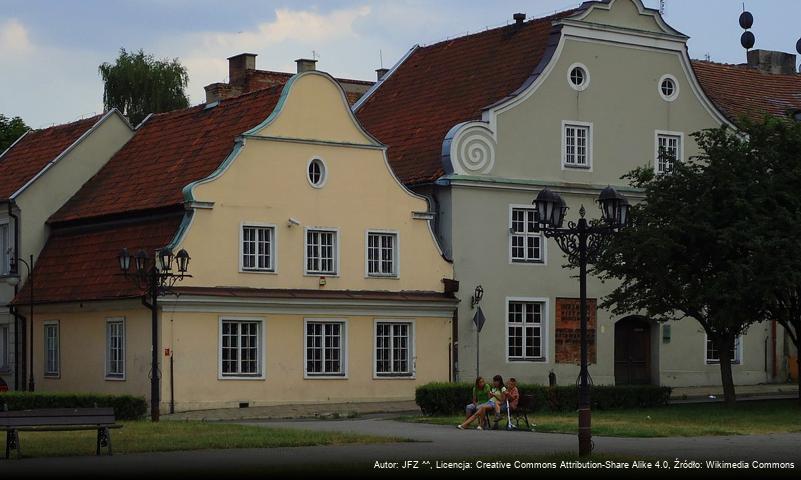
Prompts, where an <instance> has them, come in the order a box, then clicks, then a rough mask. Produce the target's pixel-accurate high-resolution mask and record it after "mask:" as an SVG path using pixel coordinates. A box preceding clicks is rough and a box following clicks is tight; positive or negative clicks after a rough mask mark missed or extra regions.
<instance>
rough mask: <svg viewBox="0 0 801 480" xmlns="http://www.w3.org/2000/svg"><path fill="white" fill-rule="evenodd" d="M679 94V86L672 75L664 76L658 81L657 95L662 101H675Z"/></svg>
mask: <svg viewBox="0 0 801 480" xmlns="http://www.w3.org/2000/svg"><path fill="white" fill-rule="evenodd" d="M678 94H679V86H678V84H677V83H676V79H675V78H673V76H672V75H665V76H663V77H662V78H661V79H660V81H659V95H661V96H662V98H663V99H665V100H668V101H671V100H675V99H676V97H677V96H678Z"/></svg>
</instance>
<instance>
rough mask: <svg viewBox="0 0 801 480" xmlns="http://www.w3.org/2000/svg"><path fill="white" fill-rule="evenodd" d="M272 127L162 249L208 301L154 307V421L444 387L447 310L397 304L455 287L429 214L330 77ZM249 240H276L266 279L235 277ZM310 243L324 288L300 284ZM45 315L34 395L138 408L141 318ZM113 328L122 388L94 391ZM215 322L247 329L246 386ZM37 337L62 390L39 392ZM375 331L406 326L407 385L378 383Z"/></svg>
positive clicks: (313, 279)
mask: <svg viewBox="0 0 801 480" xmlns="http://www.w3.org/2000/svg"><path fill="white" fill-rule="evenodd" d="M268 115H270V112H265V119H266V120H265V122H264V123H262V124H261V125H260V126H258V127H256V128H254V129H253V130H251V131H250V132H243V138H242V140H241V142H240V144H239V145H238V146H236V147H234V148H233V150H232V153H231V155H230V156H229V158H228V159H227V160H226V161H225V162H224V163H223V164H222V165H221V167H220V168H219V169H218V171H217V172H215V173H214V174H212V175H211V176H210V177H208V178H206V179H203V180H201V181H199V182H196V183H195V184H193V185H191V186H188V187H187V188H186V189H185V190H184V193H185V197H186V199H187V205H188V206H189V207H190V208H189V210H188V213H187V217H186V221H185V224H184V227H183V228H182V229H181V232H180V234H179V235H177V237H176V240H175V242H174V245H172V247H173V248H174V251H178V249H181V248H183V249H186V250H187V251H188V252H189V253H190V255H191V257H192V260H191V262H190V265H189V270H190V273H191V274H192V277H191V278H187V279H185V280H183V281H182V282H181V283H179V284H178V286H180V287H203V288H205V289H206V290H204V293H202V294H201V293H185V294H182V295H181V296H179V297H174V296H173V297H171V296H167V297H163V298H161V299H160V304H161V315H160V352H159V357H160V358H161V367H160V368H161V374H162V382H161V405H162V411H166V410H167V408H168V406H169V403H170V399H171V397H174V400H175V409H176V411H183V410H191V409H205V408H220V407H237V406H239V405H240V404H241V403H247V404H248V405H250V406H256V405H280V404H292V403H325V402H350V401H382V400H411V399H413V398H414V390H415V387H416V386H417V385H420V384H423V383H427V382H430V381H447V380H448V378H449V371H450V351H451V348H452V345H451V340H452V339H451V331H452V330H451V329H452V317H453V311H454V310H455V304H456V301H455V300H448V299H445V298H444V297H440V298H438V299H430V298H427V297H425V296H418V297H415V298H416V299H413V300H410V301H408V302H406V301H405V300H404V299H403V298H401V297H400V296H399V294H400V292H409V291H415V292H418V291H425V292H443V288H444V287H443V282H442V280H443V279H451V278H453V269H452V266H451V264H450V263H449V262H447V261H446V260H445V259H444V258H443V257H442V254H441V252H440V250H439V247H438V245H437V243H436V240H435V238H434V236H433V233H432V230H431V226H430V225H429V220H427V219H426V215H425V213H426V212H427V211H428V204H427V201H426V200H425V199H424V198H422V197H419V196H416V195H414V194H412V193H411V192H410V191H408V190H407V189H406V188H405V187H403V186H402V185H401V184H400V183H399V182H398V181H397V179H396V178H395V177H394V175H393V173H392V171H391V170H390V168H389V165H388V163H387V160H386V154H385V147H384V146H383V145H381V144H379V143H378V142H377V141H376V140H375V139H373V138H372V137H371V136H369V135H368V134H367V133H365V132H364V131H363V130H362V129H361V127H360V126H359V125H358V123H357V122H356V121H355V119H354V117H353V116H352V113H351V111H350V109H349V107H348V104H347V102H346V100H345V97H344V95H343V93H342V91H341V88H340V87H339V85H338V84H337V83H336V82H335V81H334V80H333V79H332V78H331V77H330V76H328V75H327V74H324V73H320V72H306V73H304V74H299V75H297V76H295V77H294V78H293V79H292V80H291V81H290V82H289V83H288V84H287V87H286V88H285V91H284V96H283V97H282V100H281V101H280V102H279V104H278V106H277V107H276V109H275V112H273V115H271V116H270V117H269V118H267V117H268ZM313 159H319V160H320V161H321V162H322V164H323V167H324V172H323V178H324V180H323V181H322V182H321V185H317V186H314V185H312V183H311V182H310V181H309V178H308V165H309V162H310V161H311V160H313ZM245 225H249V226H269V227H272V228H273V230H272V231H273V237H272V240H273V242H274V243H273V245H274V247H273V251H272V258H273V262H274V263H273V267H274V268H273V269H272V270H273V271H271V272H252V271H246V269H244V268H243V259H242V248H243V247H242V235H243V233H242V229H243V226H245ZM318 227H324V228H327V229H332V230H333V231H335V232H336V235H337V239H336V250H337V255H336V265H337V267H336V270H337V271H336V273H334V274H330V275H325V278H324V280H322V279H321V275H320V274H313V273H308V272H306V269H305V266H306V262H305V253H306V251H307V250H306V246H305V240H306V230H307V229H313V228H318ZM368 231H381V232H390V233H393V234H394V235H396V237H395V238H396V239H397V243H396V245H395V247H396V257H395V259H396V262H397V263H396V265H397V268H396V273H397V274H396V275H395V276H392V277H380V278H375V277H374V276H371V275H368V271H367V235H368ZM214 287H221V288H225V289H231V288H236V289H248V291H258V290H257V289H262V291H264V289H269V291H271V292H276V291H278V292H280V291H287V290H292V291H297V290H301V291H303V292H305V296H304V298H303V300H297V299H294V300H293V299H292V298H287V297H286V296H282V295H280V294H278V295H277V297H280V298H276V296H275V295H273V296H271V297H269V298H266V297H258V296H255V297H248V298H242V297H241V296H240V297H237V298H233V299H232V298H229V297H226V296H225V295H217V294H216V293H214V292H215V291H214V290H209V289H210V288H214ZM250 289H252V290H250ZM317 291H320V292H321V293H320V295H319V297H318V296H317V294H316V292H317ZM332 291H334V292H332ZM353 291H357V292H372V297H370V295H368V296H367V297H369V298H366V297H365V296H364V295H362V296H357V297H358V298H357V297H349V296H348V295H349V293H347V292H353ZM337 292H340V293H341V295H340V294H338V293H337ZM393 292H394V293H395V294H396V295H394V296H393ZM332 293H333V296H332V295H331V294H332ZM346 297H347V298H346ZM379 297H380V298H379ZM122 304H125V305H126V307H125V308H124V309H123V308H122V307H120V306H119V305H122ZM45 310H46V314H44V313H43V314H42V315H40V316H39V318H38V319H37V321H36V325H35V330H34V331H35V335H36V337H37V340H36V341H35V345H36V351H35V356H36V359H35V360H36V361H35V362H34V364H35V365H36V364H37V363H38V364H39V365H38V367H37V368H35V371H36V376H37V383H38V385H41V388H40V390H48V391H97V392H107V393H123V392H125V393H133V394H137V395H145V396H146V397H148V398H149V396H150V395H149V383H148V372H149V369H150V360H149V358H150V352H151V350H150V317H149V311H148V310H147V309H145V308H144V307H142V306H141V305H137V304H130V301H122V300H120V301H118V302H116V304H115V302H111V303H104V304H97V305H92V304H90V303H86V304H83V305H62V306H56V305H54V306H48V307H45ZM110 317H124V318H125V331H126V333H125V348H126V350H125V362H126V367H125V369H126V375H125V379H124V380H120V379H116V380H108V379H106V378H105V364H106V350H107V348H106V347H107V341H108V340H107V338H106V322H107V319H108V318H110ZM225 320H244V321H250V322H255V323H256V324H258V335H257V337H258V344H259V347H258V352H259V353H258V356H259V358H258V372H257V373H256V374H255V375H253V374H252V375H250V376H247V377H246V376H243V375H239V376H236V375H233V376H232V375H230V373H229V374H225V373H224V372H223V367H222V362H223V353H222V345H223V340H222V337H223V335H222V330H223V327H222V322H223V321H225ZM322 320H329V321H334V322H340V323H341V325H343V326H344V330H343V332H342V335H341V341H342V362H343V364H344V366H343V372H342V374H341V375H338V376H328V377H324V378H321V377H313V376H312V375H310V374H309V372H307V371H306V363H305V359H306V355H307V351H306V349H305V342H306V341H307V340H308V337H307V336H306V330H305V328H306V322H309V321H311V322H314V321H322ZM46 321H58V322H59V323H60V325H61V328H60V351H61V356H60V357H61V359H60V370H61V371H60V376H59V377H58V378H45V377H44V375H43V370H42V364H43V363H44V362H43V361H39V360H38V359H44V358H45V351H44V340H43V332H44V328H45V325H44V323H43V322H46ZM376 322H396V323H397V322H401V323H404V324H405V325H408V326H409V328H410V333H409V336H408V338H409V345H408V347H409V351H410V353H409V357H408V358H409V362H410V365H411V367H410V372H409V374H408V375H405V376H396V377H379V376H377V375H376V371H375V368H376V359H375V356H376V342H377V340H376ZM38 339H42V341H39V340H38ZM168 353H169V354H171V355H172V360H173V368H172V369H171V367H170V361H169V356H167V354H168ZM171 383H172V384H174V388H175V390H174V392H173V391H171V390H170V385H171Z"/></svg>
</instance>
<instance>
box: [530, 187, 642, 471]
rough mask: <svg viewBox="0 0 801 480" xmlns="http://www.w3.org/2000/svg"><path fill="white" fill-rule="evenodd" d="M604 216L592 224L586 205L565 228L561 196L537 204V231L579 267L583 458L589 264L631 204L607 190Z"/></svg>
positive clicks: (544, 195)
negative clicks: (553, 242)
mask: <svg viewBox="0 0 801 480" xmlns="http://www.w3.org/2000/svg"><path fill="white" fill-rule="evenodd" d="M597 202H598V204H599V206H600V207H601V212H602V221H600V222H589V221H587V219H586V218H584V215H585V214H586V211H585V210H584V205H582V206H581V208H580V209H579V219H578V221H577V222H574V221H570V222H568V224H567V227H563V226H562V224H563V222H564V219H565V213H566V212H567V205H566V204H565V201H564V200H563V199H562V197H561V196H559V194H557V193H554V192H552V191H551V190H549V189H547V188H545V189H543V190H542V191H540V193H539V194H538V195H537V198H536V199H535V200H534V202H533V204H534V205H535V206H536V208H537V224H536V229H537V230H538V231H540V232H542V234H543V235H544V236H545V237H546V238H553V239H554V240H556V243H557V244H558V245H559V248H560V249H561V250H562V251H563V252H564V253H565V254H566V255H567V257H568V261H569V262H570V264H571V265H578V267H579V296H580V307H579V315H580V321H581V370H580V373H579V378H578V383H579V402H578V403H579V404H578V414H579V415H578V423H579V455H581V456H586V455H589V454H590V453H591V452H592V430H591V423H592V414H591V410H590V383H591V379H590V372H589V370H588V368H587V364H588V361H587V353H588V345H587V343H588V342H587V321H588V319H587V263H592V261H593V259H595V258H596V257H597V255H598V254H599V253H600V252H601V250H602V249H603V244H604V241H605V239H606V238H607V237H608V236H609V235H612V234H614V233H617V232H618V231H619V230H620V229H621V228H625V227H626V226H627V225H628V222H629V202H628V200H626V197H624V196H623V195H622V194H620V193H618V192H617V191H615V189H614V188H612V187H606V188H605V189H603V190H602V191H601V193H600V195H598V200H597Z"/></svg>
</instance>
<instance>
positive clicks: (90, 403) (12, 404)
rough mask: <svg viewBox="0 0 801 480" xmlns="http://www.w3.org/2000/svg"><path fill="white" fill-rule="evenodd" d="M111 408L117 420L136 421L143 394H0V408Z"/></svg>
mask: <svg viewBox="0 0 801 480" xmlns="http://www.w3.org/2000/svg"><path fill="white" fill-rule="evenodd" d="M92 407H112V408H113V409H114V415H116V417H117V419H118V420H138V419H140V418H142V417H143V416H144V415H145V413H147V402H145V398H144V397H134V396H133V395H104V394H96V393H45V392H42V393H39V392H5V393H0V409H2V410H5V409H8V410H32V409H37V408H92Z"/></svg>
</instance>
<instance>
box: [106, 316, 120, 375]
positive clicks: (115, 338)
mask: <svg viewBox="0 0 801 480" xmlns="http://www.w3.org/2000/svg"><path fill="white" fill-rule="evenodd" d="M106 378H114V379H123V378H125V320H124V319H122V318H109V319H108V320H106Z"/></svg>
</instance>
